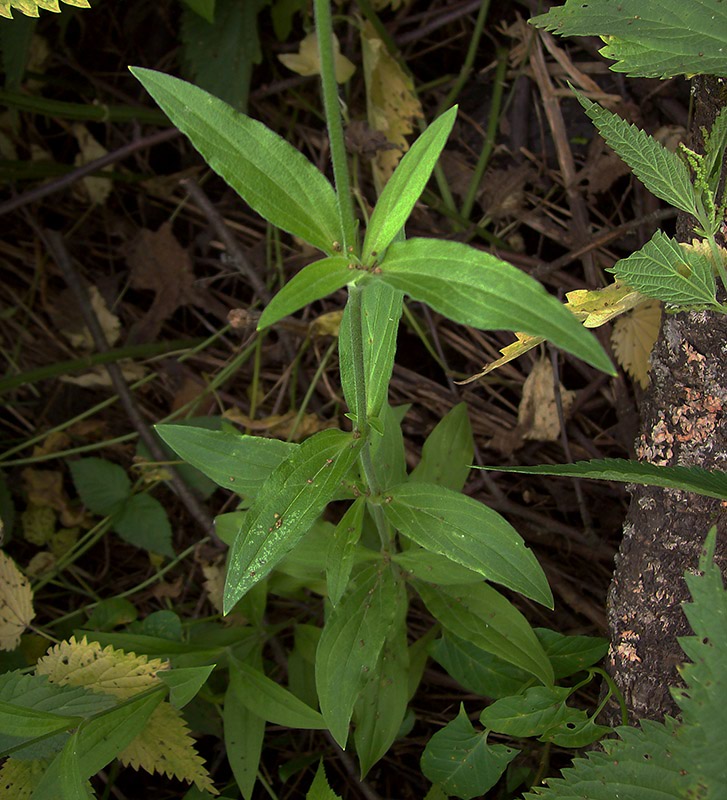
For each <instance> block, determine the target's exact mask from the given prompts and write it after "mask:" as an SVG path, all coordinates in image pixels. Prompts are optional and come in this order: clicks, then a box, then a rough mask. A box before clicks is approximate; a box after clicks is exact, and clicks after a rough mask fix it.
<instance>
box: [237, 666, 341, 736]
mask: <svg viewBox="0 0 727 800" xmlns="http://www.w3.org/2000/svg"><path fill="white" fill-rule="evenodd" d="M233 671H234V672H235V673H236V675H237V679H238V681H239V684H238V685H239V687H240V689H241V691H240V695H239V699H240V701H241V702H242V703H243V705H244V706H245V707H246V708H247V710H248V711H250V712H252V713H253V714H257V715H258V716H260V717H262V718H263V719H264V720H267V721H268V722H272V723H273V724H275V725H284V726H285V727H286V728H302V729H304V730H325V728H326V723H325V722H324V720H323V717H322V716H321V715H320V714H319V713H318V712H317V711H316V710H315V709H313V708H311V707H310V706H309V705H306V704H305V703H304V702H303V701H302V700H299V699H298V698H297V697H296V696H295V695H294V694H292V693H291V692H289V691H288V690H287V689H284V688H283V687H282V686H280V685H279V684H277V683H276V682H275V681H273V680H271V679H270V678H268V677H267V675H265V674H264V673H263V672H262V670H259V669H255V668H254V667H252V666H250V665H249V664H245V663H244V662H242V661H238V660H237V659H236V658H235V657H234V656H230V672H233Z"/></svg>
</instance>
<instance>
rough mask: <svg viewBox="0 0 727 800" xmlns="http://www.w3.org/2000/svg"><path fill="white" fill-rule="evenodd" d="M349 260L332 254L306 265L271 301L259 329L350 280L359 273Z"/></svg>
mask: <svg viewBox="0 0 727 800" xmlns="http://www.w3.org/2000/svg"><path fill="white" fill-rule="evenodd" d="M349 264H350V261H349V260H348V259H347V258H344V257H343V256H331V257H330V258H323V259H321V260H320V261H314V262H313V263H312V264H309V265H308V266H307V267H303V269H302V270H301V271H300V272H299V273H298V274H297V275H295V277H293V278H292V280H290V281H288V283H286V284H285V286H283V288H282V289H281V290H280V291H279V292H278V293H277V294H276V295H275V297H273V299H272V300H271V301H270V302H269V303H268V305H267V307H266V308H265V311H263V313H262V315H261V317H260V321H259V322H258V326H257V329H258V330H259V331H260V330H262V329H263V328H267V327H269V326H270V325H273V324H274V323H276V322H277V321H278V320H280V319H282V318H283V317H287V316H289V315H290V314H294V313H295V312H296V311H299V310H300V309H301V308H304V307H305V306H307V305H308V304H309V303H312V302H314V301H315V300H320V299H321V298H322V297H326V296H327V295H329V294H331V293H332V292H335V291H336V290H337V289H340V288H341V287H342V286H345V285H346V284H347V283H350V282H351V281H352V280H353V279H354V277H356V275H357V273H356V272H355V271H354V270H353V269H349Z"/></svg>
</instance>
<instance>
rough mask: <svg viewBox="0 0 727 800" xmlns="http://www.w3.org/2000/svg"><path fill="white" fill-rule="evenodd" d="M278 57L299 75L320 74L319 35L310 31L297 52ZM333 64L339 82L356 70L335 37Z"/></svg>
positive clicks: (345, 79) (343, 81)
mask: <svg viewBox="0 0 727 800" xmlns="http://www.w3.org/2000/svg"><path fill="white" fill-rule="evenodd" d="M278 59H279V60H280V61H281V62H282V63H283V64H285V66H286V67H287V68H288V69H289V70H292V71H293V72H297V73H298V75H320V74H321V59H320V56H319V53H318V37H317V36H316V34H315V33H309V34H308V35H307V36H306V37H305V39H303V41H302V42H301V43H300V45H299V47H298V52H297V53H283V54H282V55H279V56H278ZM333 64H334V69H335V72H336V80H337V81H338V83H345V82H346V81H347V80H348V79H349V78H350V77H351V76H352V75H353V73H354V72H355V71H356V67H355V65H354V64H353V63H352V62H351V61H349V60H348V59H347V58H346V56H344V55H342V54H341V45H340V44H339V42H338V39H337V38H336V37H335V36H334V37H333Z"/></svg>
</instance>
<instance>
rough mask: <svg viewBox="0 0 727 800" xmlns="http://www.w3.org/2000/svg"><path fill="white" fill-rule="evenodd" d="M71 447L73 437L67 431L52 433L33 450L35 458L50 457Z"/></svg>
mask: <svg viewBox="0 0 727 800" xmlns="http://www.w3.org/2000/svg"><path fill="white" fill-rule="evenodd" d="M70 446H71V437H70V436H69V435H68V434H67V433H66V432H65V431H52V432H51V433H49V434H48V436H46V437H45V439H43V441H42V442H41V443H40V444H37V445H36V446H35V447H34V448H33V457H34V458H35V457H37V456H48V455H50V454H51V453H57V452H59V451H60V450H65V449H66V448H67V447H70Z"/></svg>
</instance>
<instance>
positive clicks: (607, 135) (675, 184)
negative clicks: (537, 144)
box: [571, 87, 696, 288]
mask: <svg viewBox="0 0 727 800" xmlns="http://www.w3.org/2000/svg"><path fill="white" fill-rule="evenodd" d="M571 88H572V87H571ZM573 91H574V93H575V95H576V97H577V98H578V102H579V103H580V104H581V105H582V106H583V108H584V109H585V110H586V114H588V116H589V117H590V118H591V120H593V124H594V125H595V126H596V128H598V132H599V133H600V134H601V136H603V139H604V141H605V142H606V144H607V145H608V146H609V147H610V148H611V149H612V150H614V151H615V152H616V153H617V154H618V155H619V156H620V157H621V158H622V159H623V160H624V161H625V162H626V163H627V164H628V165H629V166H630V167H631V170H632V171H633V173H634V175H636V177H637V178H638V179H639V180H640V181H641V182H642V183H643V184H644V186H646V188H647V189H648V190H649V191H650V192H651V193H652V194H653V195H655V196H656V197H659V198H660V199H662V200H664V201H665V202H667V203H669V205H671V206H674V207H675V208H679V209H681V210H682V211H685V212H686V213H687V214H694V213H695V209H696V201H695V196H694V187H693V185H692V181H691V177H690V174H689V168H688V167H687V165H686V163H685V162H684V161H683V160H682V159H681V158H680V157H679V156H678V155H677V154H676V153H672V152H671V150H667V148H666V147H664V145H663V144H661V142H658V141H657V140H656V139H654V137H653V136H649V134H648V133H646V131H642V130H640V129H639V128H637V127H636V126H635V125H631V124H630V123H628V122H627V121H626V120H625V119H623V118H622V117H619V116H618V114H614V113H612V112H611V111H607V110H606V109H605V108H601V106H599V105H597V104H596V103H593V102H591V101H590V100H589V99H588V98H587V97H585V96H584V95H582V94H581V93H580V92H577V91H575V89H574V90H573ZM630 285H631V284H630ZM634 288H638V287H634Z"/></svg>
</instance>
